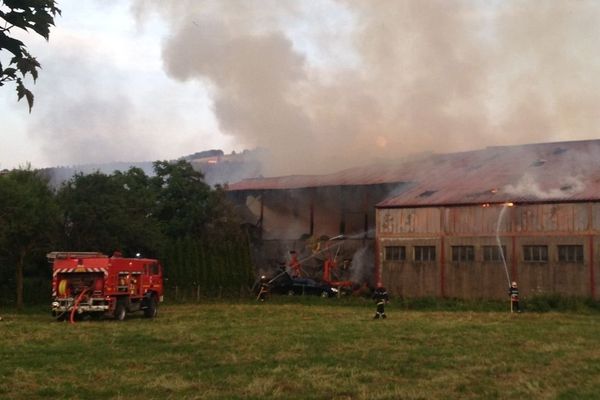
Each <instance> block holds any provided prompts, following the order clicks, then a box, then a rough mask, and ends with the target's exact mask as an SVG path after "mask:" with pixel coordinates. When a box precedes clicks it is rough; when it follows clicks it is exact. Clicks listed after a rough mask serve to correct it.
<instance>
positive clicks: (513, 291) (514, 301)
mask: <svg viewBox="0 0 600 400" xmlns="http://www.w3.org/2000/svg"><path fill="white" fill-rule="evenodd" d="M508 294H509V295H510V311H511V312H513V311H516V312H518V313H520V312H521V308H520V307H519V288H518V287H517V282H513V283H512V284H511V285H510V287H509V288H508Z"/></svg>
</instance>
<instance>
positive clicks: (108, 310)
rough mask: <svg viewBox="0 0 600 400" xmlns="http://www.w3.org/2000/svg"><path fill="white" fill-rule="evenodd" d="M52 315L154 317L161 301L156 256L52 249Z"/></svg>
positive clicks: (49, 257)
mask: <svg viewBox="0 0 600 400" xmlns="http://www.w3.org/2000/svg"><path fill="white" fill-rule="evenodd" d="M47 257H48V260H49V261H50V262H51V263H52V314H53V315H54V316H55V317H56V318H57V319H59V320H63V319H67V318H69V316H70V318H71V320H73V318H74V317H76V316H77V317H82V316H85V315H89V316H92V317H101V316H103V315H108V316H113V317H114V318H115V319H117V320H120V321H122V320H124V319H125V317H126V315H127V314H128V313H131V312H135V311H141V312H143V313H144V316H145V317H147V318H154V317H156V315H157V313H158V305H159V303H160V302H162V301H163V274H162V266H161V265H160V263H159V261H158V260H156V259H150V258H124V257H121V256H120V254H118V253H115V254H114V255H113V256H112V257H108V256H107V255H105V254H102V253H94V252H52V253H49V254H47Z"/></svg>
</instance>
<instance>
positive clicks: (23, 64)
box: [0, 0, 60, 112]
mask: <svg viewBox="0 0 600 400" xmlns="http://www.w3.org/2000/svg"><path fill="white" fill-rule="evenodd" d="M56 14H59V15H60V9H58V7H57V6H56V1H55V0H0V57H1V56H2V55H3V54H8V53H10V54H12V56H9V57H10V61H9V62H8V65H7V66H5V67H3V66H2V59H1V58H0V86H3V85H4V84H5V83H7V82H15V84H16V89H17V98H18V100H21V99H22V98H23V97H25V98H26V99H27V104H28V105H29V112H31V107H33V93H31V91H29V89H27V88H26V87H25V85H24V84H23V79H24V78H25V77H26V75H27V74H29V75H31V77H32V78H33V80H34V82H35V80H36V79H37V77H38V69H39V68H41V66H40V63H39V62H38V61H37V59H36V58H35V57H33V56H32V55H31V54H29V52H28V51H27V48H26V46H25V44H24V43H23V42H22V41H20V40H18V39H15V38H14V37H11V36H10V35H9V34H11V33H12V32H11V29H13V28H18V29H22V30H25V31H29V30H32V31H34V32H35V33H37V34H38V35H41V36H42V37H44V38H45V39H46V40H48V39H49V37H50V27H51V26H54V17H55V16H56ZM6 52H8V53H6Z"/></svg>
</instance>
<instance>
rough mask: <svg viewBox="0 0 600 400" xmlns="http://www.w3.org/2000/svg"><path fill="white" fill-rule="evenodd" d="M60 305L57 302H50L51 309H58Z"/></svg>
mask: <svg viewBox="0 0 600 400" xmlns="http://www.w3.org/2000/svg"><path fill="white" fill-rule="evenodd" d="M59 305H60V304H59V303H58V301H53V302H52V308H58V306H59Z"/></svg>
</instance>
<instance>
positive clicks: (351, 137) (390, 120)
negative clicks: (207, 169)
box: [133, 0, 600, 174]
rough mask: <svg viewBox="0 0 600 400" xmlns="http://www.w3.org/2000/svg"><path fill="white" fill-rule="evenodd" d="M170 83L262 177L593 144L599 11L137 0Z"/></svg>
mask: <svg viewBox="0 0 600 400" xmlns="http://www.w3.org/2000/svg"><path fill="white" fill-rule="evenodd" d="M133 8H134V11H135V12H136V13H137V14H138V15H139V16H140V19H143V16H144V15H145V14H149V13H152V12H157V13H158V15H160V16H161V17H163V18H165V20H166V21H167V22H168V24H169V27H170V34H169V35H168V37H166V38H165V40H164V46H163V61H164V67H165V69H166V71H167V72H168V74H169V75H170V76H171V77H173V78H174V79H177V80H181V81H198V82H202V83H203V84H205V85H206V86H207V87H209V88H210V92H211V95H212V100H213V107H214V112H215V114H216V116H217V118H218V122H219V126H220V129H221V130H222V131H223V132H224V133H226V134H229V135H233V136H234V137H235V139H236V141H238V142H239V143H240V144H241V145H242V146H244V147H253V146H258V147H264V148H268V149H269V150H270V154H271V157H270V159H269V160H268V170H267V171H266V173H267V174H286V173H323V172H330V171H332V170H335V169H340V168H345V167H349V166H353V165H357V164H361V163H366V162H371V161H373V159H374V158H401V157H402V156H405V155H407V154H410V153H417V152H423V151H438V152H447V151H455V150H468V149H474V148H480V147H483V146H487V145H506V144H519V143H527V142H539V141H549V140H570V139H583V138H590V137H596V136H597V135H598V134H599V133H600V132H599V130H600V113H598V112H597V111H596V105H597V104H598V103H599V101H600V79H599V77H600V60H599V56H598V52H597V44H596V38H597V37H600V25H599V24H597V21H598V20H599V17H600V3H598V2H591V1H579V2H571V1H563V2H539V1H535V0H529V1H506V2H504V1H503V2H489V1H477V0H472V1H460V0H454V1H446V0H405V1H398V0H378V1H375V2H373V1H359V0H356V1H354V0H339V1H333V0H331V1H320V2H305V1H291V0H290V1H279V0H278V1H275V0H270V1H269V0H230V1H202V2H198V1H193V0H187V1H184V0H181V1H177V2H164V1H158V0H138V1H136V2H135V3H134V7H133Z"/></svg>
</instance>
